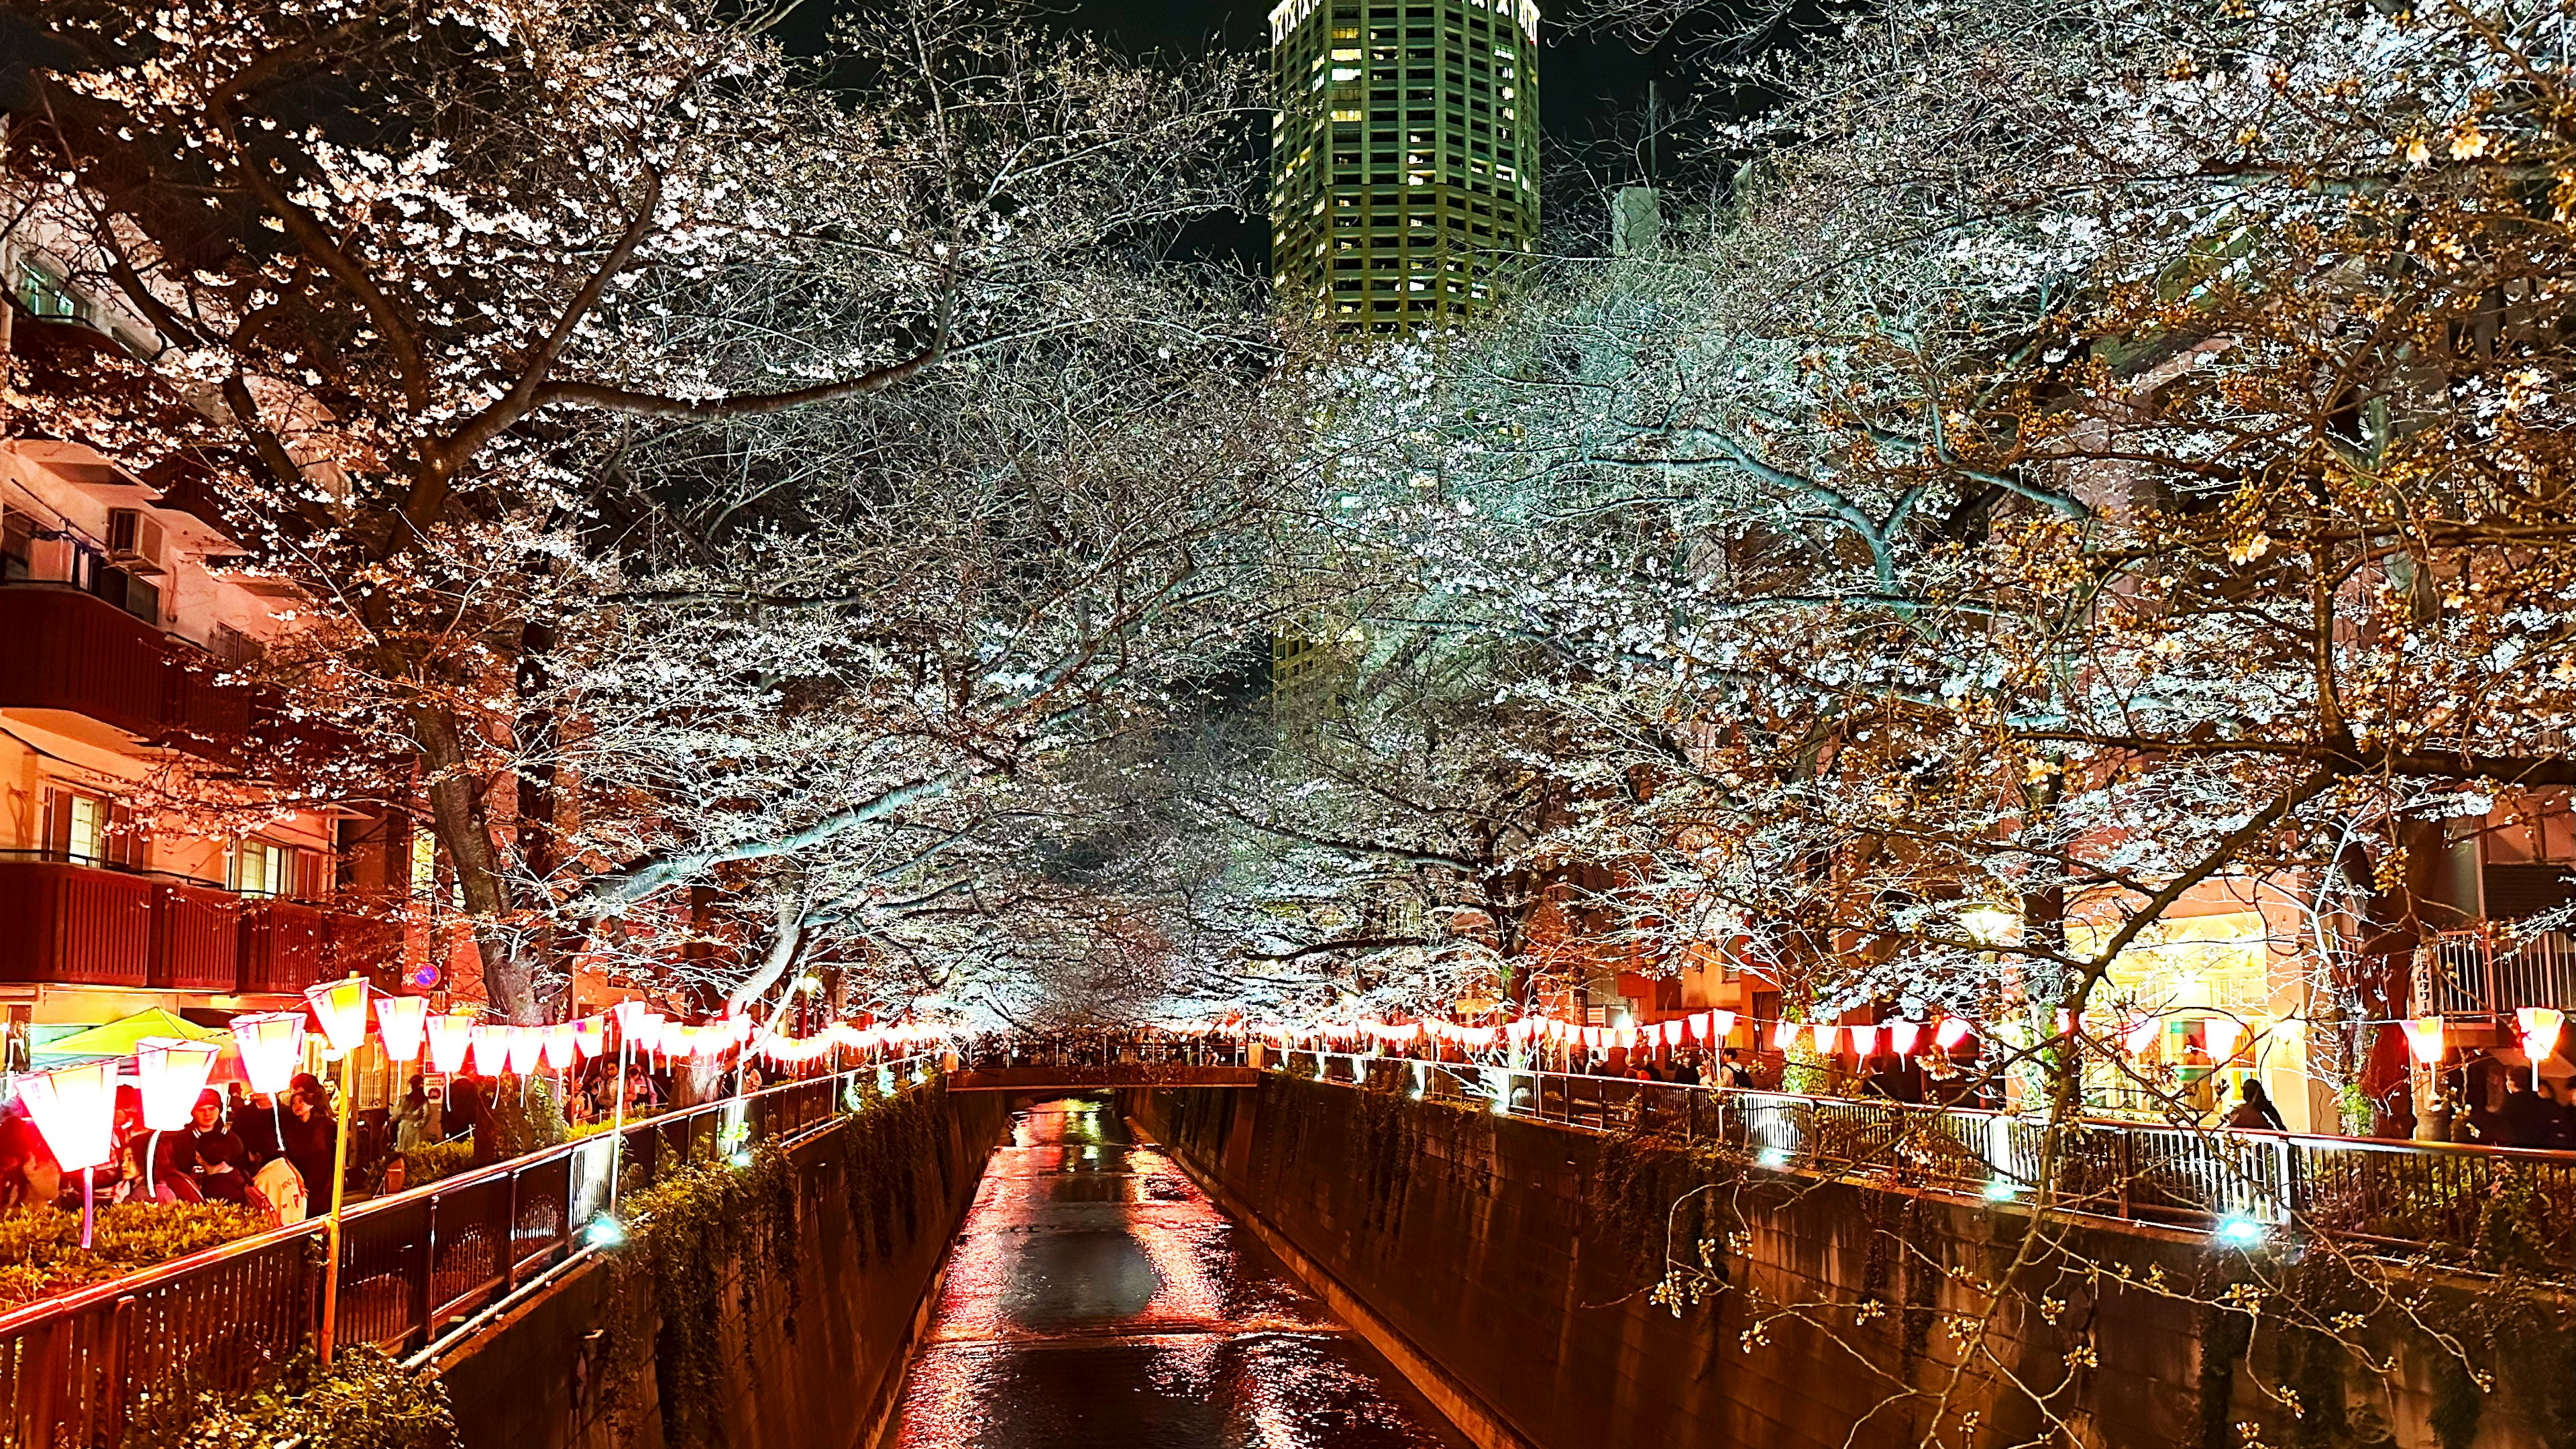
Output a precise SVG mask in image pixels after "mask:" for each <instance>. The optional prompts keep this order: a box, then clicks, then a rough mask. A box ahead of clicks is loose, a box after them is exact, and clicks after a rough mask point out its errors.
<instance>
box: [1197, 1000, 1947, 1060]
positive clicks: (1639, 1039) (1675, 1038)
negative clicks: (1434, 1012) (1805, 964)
mask: <svg viewBox="0 0 2576 1449" xmlns="http://www.w3.org/2000/svg"><path fill="white" fill-rule="evenodd" d="M1741 1020H1743V1018H1742V1017H1739V1016H1738V1015H1737V1014H1736V1013H1734V1012H1732V1011H1702V1012H1694V1013H1692V1014H1691V1015H1688V1016H1679V1017H1674V1018H1672V1019H1670V1020H1667V1021H1660V1022H1652V1023H1648V1024H1647V1025H1644V1026H1617V1027H1610V1026H1578V1025H1576V1024H1574V1023H1572V1022H1567V1021H1560V1020H1557V1019H1556V1018H1554V1017H1544V1016H1524V1017H1520V1018H1518V1019H1516V1020H1513V1021H1507V1022H1504V1023H1502V1024H1501V1025H1499V1026H1461V1025H1458V1024H1457V1023H1454V1022H1447V1021H1409V1022H1388V1021H1382V1020H1378V1019H1376V1018H1364V1019H1362V1020H1358V1021H1350V1022H1329V1023H1323V1024H1319V1025H1315V1026H1310V1027H1305V1028H1298V1027H1292V1026H1288V1025H1285V1024H1282V1023H1272V1024H1268V1025H1264V1026H1258V1027H1252V1028H1248V1029H1246V1030H1248V1031H1249V1032H1250V1034H1253V1035H1259V1036H1263V1037H1266V1038H1269V1039H1271V1040H1273V1041H1277V1042H1279V1043H1280V1044H1281V1045H1283V1046H1284V1045H1286V1044H1287V1043H1288V1042H1290V1041H1297V1040H1315V1039H1320V1040H1325V1041H1331V1042H1337V1043H1341V1044H1344V1045H1357V1044H1359V1043H1362V1042H1374V1043H1378V1044H1382V1045H1385V1046H1389V1047H1398V1048H1400V1047H1405V1046H1410V1045H1413V1044H1416V1043H1421V1042H1428V1041H1437V1042H1444V1043H1447V1044H1449V1045H1452V1046H1458V1047H1463V1048H1466V1049H1468V1050H1471V1051H1473V1050H1484V1049H1487V1048H1490V1047H1492V1046H1494V1045H1495V1044H1496V1043H1497V1042H1505V1043H1509V1044H1510V1045H1512V1046H1515V1047H1521V1046H1533V1045H1537V1044H1540V1043H1545V1044H1546V1045H1548V1046H1553V1047H1563V1048H1569V1049H1570V1048H1574V1047H1581V1048H1583V1049H1584V1050H1587V1051H1596V1052H1598V1051H1607V1050H1610V1049H1612V1048H1616V1049H1618V1050H1621V1051H1630V1052H1633V1051H1638V1050H1652V1049H1654V1048H1656V1047H1658V1046H1661V1047H1663V1048H1665V1049H1668V1050H1669V1049H1674V1048H1679V1047H1682V1046H1685V1045H1690V1046H1698V1047H1701V1048H1715V1047H1718V1046H1722V1045H1723V1044H1724V1043H1725V1042H1726V1040H1727V1038H1728V1037H1730V1036H1732V1035H1733V1034H1734V1032H1735V1028H1736V1024H1737V1023H1738V1022H1739V1021H1741ZM1927 1031H1928V1032H1929V1033H1930V1034H1931V1039H1932V1041H1933V1043H1934V1044H1935V1045H1937V1046H1938V1047H1939V1048H1940V1049H1941V1050H1942V1051H1943V1052H1945V1053H1946V1052H1956V1051H1957V1050H1958V1049H1959V1048H1960V1046H1961V1045H1963V1044H1964V1043H1966V1042H1967V1041H1968V1039H1969V1038H1971V1037H1973V1036H1975V1035H1977V1029H1976V1028H1975V1027H1974V1026H1973V1025H1971V1024H1970V1023H1969V1022H1967V1021H1966V1020H1964V1019H1962V1018H1959V1017H1955V1016H1953V1017H1944V1018H1942V1019H1941V1020H1940V1021H1938V1022H1937V1023H1936V1022H1921V1021H1895V1022H1882V1023H1864V1024H1861V1025H1858V1026H1842V1025H1839V1024H1837V1023H1833V1022H1797V1021H1779V1022H1774V1023H1772V1024H1771V1036H1770V1040H1771V1045H1772V1048H1773V1049H1774V1050H1777V1051H1788V1050H1790V1049H1791V1048H1793V1047H1795V1046H1796V1045H1798V1043H1799V1042H1800V1041H1802V1040H1804V1041H1811V1042H1813V1043H1814V1045H1815V1048H1816V1050H1817V1052H1819V1053H1820V1054H1823V1055H1827V1056H1831V1055H1835V1054H1836V1053H1838V1052H1840V1051H1843V1050H1845V1049H1848V1050H1849V1051H1850V1052H1851V1053H1853V1054H1854V1055H1856V1056H1859V1057H1862V1058H1869V1057H1875V1056H1879V1055H1882V1054H1888V1055H1894V1056H1898V1057H1910V1056H1913V1055H1914V1054H1915V1052H1916V1051H1917V1049H1918V1048H1919V1047H1920V1046H1921V1045H1922V1043H1923V1040H1924V1036H1925V1033H1926V1032H1927ZM1882 1041H1884V1043H1885V1045H1884V1048H1882V1046H1881V1042H1882Z"/></svg>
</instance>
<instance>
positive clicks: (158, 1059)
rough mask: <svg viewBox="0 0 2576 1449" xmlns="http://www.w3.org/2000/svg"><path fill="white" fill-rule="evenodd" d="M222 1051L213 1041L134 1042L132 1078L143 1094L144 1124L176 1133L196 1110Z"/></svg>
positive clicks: (147, 1039) (157, 1039)
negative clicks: (198, 1100)
mask: <svg viewBox="0 0 2576 1449" xmlns="http://www.w3.org/2000/svg"><path fill="white" fill-rule="evenodd" d="M222 1055H223V1049H222V1048H221V1047H218V1046H216V1045H215V1044H214V1043H213V1042H204V1041H174V1040H172V1039H171V1038H169V1037H145V1038H144V1039H143V1040H142V1041H139V1042H137V1043H135V1052H134V1079H135V1085H136V1086H137V1087H138V1088H139V1089H140V1090H141V1091H142V1094H143V1125H144V1126H146V1127H148V1128H150V1129H152V1130H153V1131H155V1132H177V1131H180V1130H182V1129H184V1128H185V1127H186V1126H187V1125H188V1114H189V1113H191V1112H193V1111H195V1110H196V1109H197V1096H198V1094H199V1093H201V1092H203V1091H205V1090H206V1078H208V1077H210V1076H212V1075H214V1070H215V1058H217V1057H220V1056H222Z"/></svg>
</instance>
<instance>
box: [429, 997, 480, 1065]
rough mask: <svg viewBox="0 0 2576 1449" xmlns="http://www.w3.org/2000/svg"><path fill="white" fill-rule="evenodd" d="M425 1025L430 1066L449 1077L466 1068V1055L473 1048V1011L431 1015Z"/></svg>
mask: <svg viewBox="0 0 2576 1449" xmlns="http://www.w3.org/2000/svg"><path fill="white" fill-rule="evenodd" d="M428 1026H429V1065H430V1069H431V1070H433V1071H436V1072H438V1073H439V1074H440V1075H442V1076H449V1077H452V1076H455V1075H456V1074H457V1073H458V1072H461V1071H463V1070H465V1061H466V1057H467V1055H468V1053H470V1052H471V1051H472V1050H473V1047H474V1016H473V1014H472V1013H471V1012H464V1011H451V1012H448V1013H446V1014H445V1015H443V1016H433V1017H431V1018H430V1019H429V1022H428Z"/></svg>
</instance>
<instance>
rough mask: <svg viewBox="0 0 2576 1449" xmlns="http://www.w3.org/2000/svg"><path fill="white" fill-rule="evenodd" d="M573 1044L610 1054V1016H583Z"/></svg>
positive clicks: (594, 1053) (589, 1053) (597, 1054)
mask: <svg viewBox="0 0 2576 1449" xmlns="http://www.w3.org/2000/svg"><path fill="white" fill-rule="evenodd" d="M376 1014H377V1016H378V1017H379V1018H381V1017H382V1016H383V1015H384V1012H383V1008H381V1007H379V1008H378V1009H377V1013H376ZM573 1046H574V1047H575V1048H576V1049H578V1050H579V1051H580V1052H581V1054H582V1055H583V1056H586V1057H603V1056H606V1055H608V1018H607V1017H604V1016H585V1017H583V1018H582V1019H581V1020H580V1022H579V1023H577V1024H576V1025H575V1026H574V1027H573Z"/></svg>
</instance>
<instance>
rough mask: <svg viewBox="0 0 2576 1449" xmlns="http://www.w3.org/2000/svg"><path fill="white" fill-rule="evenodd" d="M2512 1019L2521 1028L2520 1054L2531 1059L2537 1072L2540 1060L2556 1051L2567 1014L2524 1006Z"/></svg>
mask: <svg viewBox="0 0 2576 1449" xmlns="http://www.w3.org/2000/svg"><path fill="white" fill-rule="evenodd" d="M2513 1019H2514V1023H2515V1025H2517V1026H2520V1027H2521V1028H2522V1054H2523V1055H2524V1056H2527V1057H2529V1058H2531V1065H2532V1068H2533V1070H2535V1071H2537V1070H2538V1069H2539V1067H2540V1060H2541V1058H2543V1057H2545V1056H2548V1055H2549V1054H2550V1053H2551V1052H2554V1051H2556V1050H2558V1034H2559V1033H2560V1032H2561V1031H2564V1030H2565V1029H2566V1027H2567V1013H2566V1012H2563V1011H2561V1010H2559V1009H2558V1008H2556V1007H2554V1006H2525V1007H2521V1008H2518V1009H2517V1010H2516V1011H2515V1012H2514V1014H2513Z"/></svg>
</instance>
